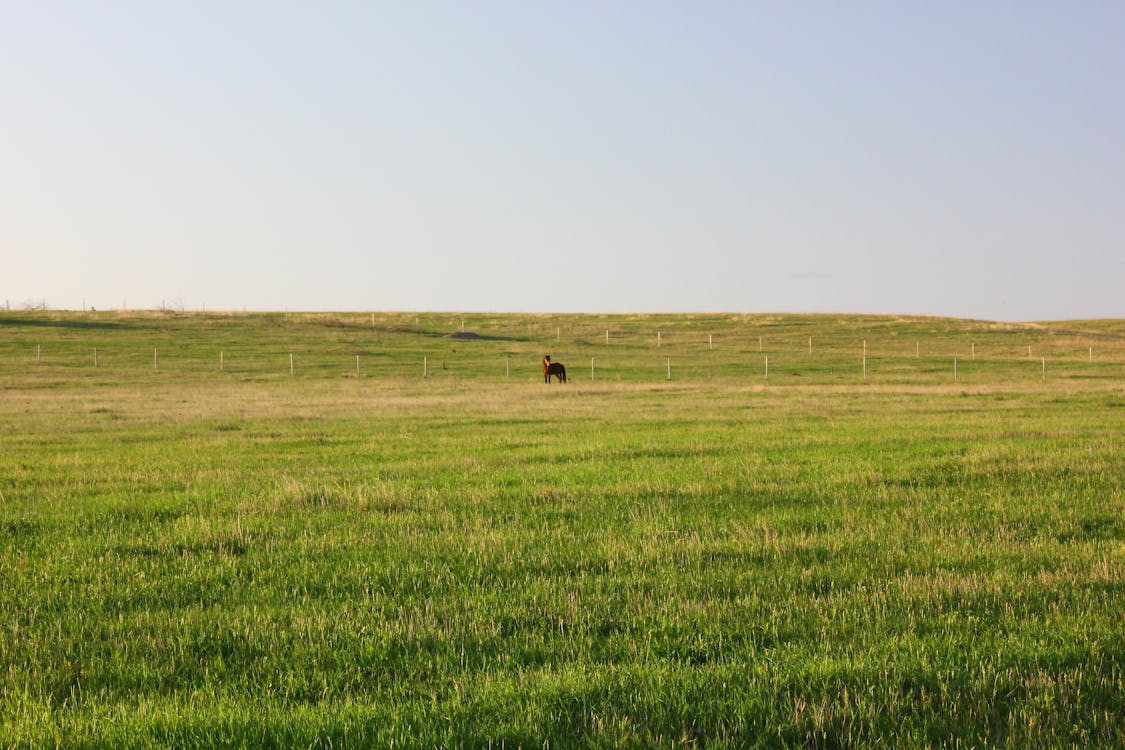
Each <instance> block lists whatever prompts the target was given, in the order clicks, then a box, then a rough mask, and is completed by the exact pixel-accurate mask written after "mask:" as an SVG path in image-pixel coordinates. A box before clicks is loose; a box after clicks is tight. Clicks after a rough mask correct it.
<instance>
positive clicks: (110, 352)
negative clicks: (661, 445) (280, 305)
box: [35, 330, 1125, 383]
mask: <svg viewBox="0 0 1125 750" xmlns="http://www.w3.org/2000/svg"><path fill="white" fill-rule="evenodd" d="M605 334H606V337H607V340H609V336H610V332H609V331H608V330H607V331H605ZM728 338H733V337H724V338H723V339H721V340H720V342H719V343H720V351H721V346H722V342H723V341H725V340H728ZM757 338H758V347H759V349H765V347H764V340H763V337H762V336H758V337H757ZM657 339H658V342H659V347H660V348H661V349H662V351H664V352H667V351H669V350H674V351H673V353H672V354H671V355H668V354H662V355H659V359H657V358H656V356H654V355H655V352H653V354H646V353H645V352H644V349H643V347H637V346H629V345H627V344H624V343H622V344H620V345H619V346H618V347H617V348H616V349H608V350H607V349H603V348H599V351H600V352H601V354H600V356H598V357H597V359H596V360H595V357H594V356H590V379H591V381H595V380H597V379H599V376H601V379H603V380H604V379H607V378H608V379H613V378H616V379H618V380H620V379H622V377H623V376H624V377H626V378H627V379H629V380H644V379H646V377H645V373H649V375H648V377H652V376H653V375H654V374H655V373H654V369H655V367H654V364H655V362H659V363H660V364H663V368H661V369H663V374H664V376H665V379H667V380H672V379H673V360H675V365H676V367H675V370H676V373H675V374H676V379H677V380H692V379H699V378H709V377H733V376H736V375H737V374H738V373H739V372H745V373H747V374H749V373H750V372H753V371H757V372H758V373H760V376H761V377H762V378H763V379H765V380H769V378H770V375H771V374H774V375H777V374H783V375H784V374H786V373H789V374H791V375H793V376H794V377H797V376H808V377H810V378H811V379H812V380H817V379H820V380H829V381H831V382H846V380H847V378H848V372H849V370H850V368H849V366H848V365H847V359H848V358H847V356H846V353H845V348H846V342H845V344H843V345H841V344H839V343H836V344H832V343H830V344H828V345H827V346H826V347H818V348H817V349H814V348H813V345H814V342H813V340H812V337H808V339H807V348H808V349H807V355H805V356H804V357H803V358H802V357H799V356H798V355H797V354H796V352H794V351H793V349H792V348H788V353H787V354H786V352H785V351H784V350H782V349H781V348H774V347H771V348H770V351H771V352H773V354H772V355H768V354H766V355H763V356H762V357H761V358H759V357H755V356H752V355H749V354H748V353H747V350H746V347H745V346H743V347H742V348H741V349H733V348H732V349H727V350H726V353H725V355H724V354H716V346H715V345H716V337H715V336H714V334H707V337H706V344H707V349H706V350H702V349H700V348H692V347H690V346H685V345H682V344H681V345H678V346H674V345H671V344H670V343H669V342H668V341H667V340H665V339H664V338H663V335H662V332H659V331H658V332H657ZM788 341H789V342H790V344H791V342H792V339H791V338H790V339H788ZM76 343H78V342H74V341H69V342H65V343H62V344H59V345H58V346H57V347H52V346H50V345H48V346H47V347H45V346H44V344H43V343H37V344H36V345H35V361H36V364H37V365H40V366H42V365H44V364H45V363H47V364H66V365H71V366H73V365H74V364H75V363H74V362H73V361H72V360H70V359H69V358H70V357H72V356H73V351H74V346H75V344H76ZM513 343H516V344H518V345H519V348H520V349H522V350H523V351H518V352H516V351H509V352H507V353H502V354H494V355H477V356H466V355H465V354H458V353H457V352H456V351H455V350H454V351H450V352H430V353H420V354H419V355H418V356H419V357H420V358H421V362H420V363H419V364H420V365H421V368H420V369H421V374H422V377H424V378H428V377H430V376H431V374H436V373H437V372H438V371H435V370H433V368H431V366H430V365H431V362H430V360H431V359H433V360H434V362H435V363H438V365H439V366H440V372H443V373H447V374H452V375H465V376H472V377H480V376H489V375H490V374H491V375H494V376H495V375H499V374H501V373H502V374H503V377H504V378H506V379H511V377H512V359H513V357H516V358H517V362H520V361H521V360H522V363H521V364H518V365H517V372H519V373H522V374H523V375H524V376H526V377H528V378H530V377H533V375H532V373H536V372H537V370H538V363H537V360H533V359H532V358H531V355H530V354H529V353H528V351H527V350H529V349H535V348H536V347H539V348H542V346H543V342H541V341H540V342H527V341H518V342H513ZM556 343H557V342H556ZM694 343H701V342H699V341H698V340H697V341H695V342H694ZM742 343H743V344H745V343H746V342H742ZM857 343H858V344H859V346H858V347H857V348H858V351H857V352H856V353H857V355H861V356H857V358H856V360H858V361H856V360H853V361H856V365H858V366H855V365H853V366H855V367H856V369H855V370H850V371H851V372H854V373H855V375H854V376H853V377H856V379H857V380H859V381H861V382H864V383H867V382H869V381H870V380H871V378H872V376H874V377H875V379H876V381H877V382H887V383H890V382H895V383H909V382H912V381H925V382H930V381H932V380H934V379H935V378H934V376H935V374H936V371H937V369H936V364H937V363H939V362H941V361H945V362H947V363H948V362H950V361H951V363H952V380H953V382H961V381H962V380H963V378H964V376H965V372H964V367H963V366H962V365H963V363H962V362H961V357H959V356H957V355H953V356H952V357H947V356H941V355H934V356H929V357H926V358H923V357H921V353H920V351H921V342H920V340H918V339H915V340H914V341H913V353H912V354H913V357H912V360H913V361H914V362H916V363H917V364H916V365H909V366H907V365H905V362H906V357H907V355H905V354H903V353H901V352H892V353H884V354H882V355H878V354H875V353H874V349H873V347H870V346H869V342H868V340H867V339H866V338H859V339H858V341H857ZM457 346H459V347H460V346H465V345H464V344H462V343H460V342H458V343H457ZM467 346H469V347H471V346H473V344H467ZM586 346H589V344H586V345H584V346H575V345H574V344H564V345H563V346H562V349H563V350H564V352H565V353H564V355H563V356H562V357H560V358H559V359H561V360H562V361H563V362H565V361H567V360H569V359H575V360H576V361H581V360H582V359H583V358H584V355H583V353H582V349H584V348H586ZM594 346H597V344H595V345H594ZM942 347H943V348H945V349H947V350H948V349H949V348H951V347H950V342H948V341H943V342H942ZM349 348H351V347H347V346H342V347H340V349H341V350H342V351H337V352H333V353H329V352H326V351H324V350H317V349H316V348H314V347H307V346H301V347H297V348H294V349H292V350H288V351H285V354H287V355H288V365H289V368H288V373H289V375H291V376H292V375H296V374H297V373H298V372H313V373H315V374H320V375H324V374H330V373H332V372H333V371H337V372H340V367H341V364H342V363H345V362H352V363H353V364H354V366H353V364H347V365H344V367H346V368H347V369H346V370H344V372H348V371H350V372H354V375H355V377H357V378H358V377H364V376H366V377H372V378H377V377H403V376H409V371H410V369H411V368H412V367H416V366H417V365H413V366H412V365H410V364H409V362H410V357H409V356H408V355H407V354H406V353H405V352H403V351H401V350H400V349H396V348H394V347H392V348H390V349H380V348H379V347H378V345H377V343H375V342H371V343H370V344H369V345H368V346H365V347H361V348H360V349H359V351H356V349H354V348H352V353H346V350H347V349H349ZM952 348H956V342H954V346H953V347H952ZM967 348H968V352H967V354H968V355H969V356H968V357H967V358H966V359H967V360H968V361H971V362H972V363H973V368H972V372H971V373H970V374H969V380H970V381H972V382H978V383H987V382H990V380H999V379H1005V380H1008V381H1010V380H1013V379H1016V380H1018V379H1021V376H1020V375H1019V370H1018V368H1016V363H1017V362H1018V361H1020V360H1021V358H1020V357H1013V356H1011V354H1010V352H1011V349H1010V348H1009V349H1008V352H1009V354H1008V355H1007V356H1005V353H1004V352H1003V351H1000V352H997V353H994V354H993V356H992V357H990V358H983V359H979V358H977V357H976V354H977V346H976V342H969V344H968V347H967ZM991 348H992V350H993V351H995V350H997V349H1000V350H1002V349H1003V348H1004V347H1002V346H995V347H991ZM1058 348H1059V347H1058V345H1056V346H1055V349H1056V350H1057V349H1058ZM1065 348H1066V349H1067V350H1068V351H1069V352H1070V353H1069V354H1067V353H1065V352H1064V353H1062V354H1056V355H1055V356H1052V357H1050V359H1051V361H1052V362H1055V363H1058V364H1059V365H1061V366H1063V367H1064V370H1063V371H1062V372H1061V375H1060V376H1061V377H1066V375H1067V372H1066V370H1065V368H1066V367H1073V366H1074V365H1075V364H1076V363H1079V362H1085V363H1087V364H1090V365H1093V364H1094V362H1095V358H1094V347H1093V346H1090V345H1087V346H1084V347H1082V349H1084V350H1085V351H1082V353H1081V354H1078V353H1077V352H1075V351H1074V349H1077V348H1078V347H1075V346H1068V347H1065ZM825 349H827V351H825ZM885 349H886V348H885V347H884V351H885ZM1120 349H1121V347H1112V346H1111V347H1110V348H1109V349H1108V352H1109V357H1108V358H1100V361H1101V364H1102V365H1103V366H1110V367H1112V366H1114V365H1116V364H1121V360H1120V357H1119V354H1120ZM86 351H88V352H89V351H90V349H87V350H86ZM151 351H152V360H151V362H152V364H151V368H152V370H154V371H160V372H175V371H177V370H182V371H186V370H195V371H202V370H205V369H207V368H206V366H205V365H204V363H203V362H204V361H203V360H201V359H200V358H199V357H198V356H197V355H185V356H179V355H178V354H177V349H176V348H175V347H171V348H170V349H169V348H164V349H163V350H161V348H160V347H152V349H151ZM650 351H652V350H650ZM962 351H964V350H962ZM1028 351H1029V352H1030V351H1032V345H1030V344H1029V345H1028ZM273 352H276V350H268V351H261V350H256V351H251V352H249V353H248V354H247V356H246V357H245V358H239V357H238V355H237V353H234V354H233V355H231V356H228V355H229V354H231V353H229V352H228V351H227V350H225V349H223V350H218V360H219V361H218V370H219V371H220V372H227V371H228V370H230V371H232V372H238V373H268V372H269V371H270V370H271V369H272V368H271V367H270V366H269V364H268V363H269V361H270V360H271V358H272V357H274V356H277V354H276V353H273ZM571 352H573V353H571ZM778 352H780V353H781V354H780V356H779V354H778ZM818 352H820V354H819V355H818V356H815V357H813V358H812V359H810V358H809V356H808V355H814V354H817V353H818ZM60 353H61V356H59V354H60ZM92 354H93V356H92V364H93V367H95V368H111V369H117V370H120V369H124V368H131V367H134V366H136V365H137V364H139V358H138V354H139V352H138V351H137V349H136V348H134V347H118V346H115V345H110V346H109V347H105V346H102V345H99V346H93V347H92ZM585 354H586V355H589V352H586V353H585ZM1082 355H1085V356H1082ZM771 356H772V359H773V361H772V362H771ZM1038 359H1040V362H1039V363H1038V364H1039V368H1038V370H1039V372H1038V373H1037V374H1039V376H1040V380H1041V381H1042V382H1047V380H1048V375H1049V373H1048V366H1047V360H1048V356H1046V355H1041V356H1040V357H1038ZM228 360H229V361H228ZM298 360H300V361H298ZM89 361H90V360H87V362H89ZM210 361H211V362H212V363H213V362H214V360H210ZM1024 361H1026V360H1024ZM1032 361H1034V360H1032ZM415 362H417V360H415ZM533 362H535V364H532V363H533ZM812 363H819V364H812ZM228 365H230V367H228ZM298 365H301V367H298ZM771 365H773V368H772V369H773V371H774V372H773V373H771ZM806 365H807V366H809V367H812V368H813V369H812V370H811V371H810V372H809V373H805V372H803V368H804V367H805V366H806ZM947 366H948V365H947ZM213 367H214V364H212V365H211V368H213ZM501 368H502V369H501ZM1013 368H1015V369H1013ZM414 372H417V370H414ZM946 372H949V371H948V370H946ZM1025 372H1026V371H1025ZM1071 372H1073V370H1071ZM990 373H993V375H992V376H991V377H990ZM1122 374H1123V375H1125V372H1123V373H1122ZM1115 375H1116V374H1115V373H1112V372H1110V373H1107V374H1105V375H1104V377H1106V378H1110V379H1112V378H1113V377H1115ZM947 377H948V376H947ZM1023 377H1024V378H1026V377H1027V375H1026V374H1025V375H1024V376H1023ZM1083 377H1088V376H1083Z"/></svg>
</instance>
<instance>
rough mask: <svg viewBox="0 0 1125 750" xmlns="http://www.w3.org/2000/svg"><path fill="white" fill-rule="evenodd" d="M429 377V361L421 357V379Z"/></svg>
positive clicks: (427, 358)
mask: <svg viewBox="0 0 1125 750" xmlns="http://www.w3.org/2000/svg"><path fill="white" fill-rule="evenodd" d="M429 376H430V359H429V357H422V377H424V378H428V377H429Z"/></svg>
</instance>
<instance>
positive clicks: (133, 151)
mask: <svg viewBox="0 0 1125 750" xmlns="http://www.w3.org/2000/svg"><path fill="white" fill-rule="evenodd" d="M0 260H2V268H3V272H2V274H0V304H3V303H4V301H5V300H10V302H11V304H12V306H13V307H17V306H21V305H23V304H24V303H25V302H28V301H31V300H36V301H38V300H45V301H46V302H47V304H48V305H50V306H51V307H56V308H77V307H79V306H80V305H82V304H83V301H85V304H86V305H87V306H91V305H92V306H95V307H99V308H113V307H119V306H121V304H122V302H123V301H124V302H125V304H127V305H128V306H129V307H137V308H140V307H153V306H157V305H159V304H160V303H161V302H162V301H166V302H168V303H170V304H179V305H183V306H184V307H185V308H188V309H198V308H200V307H204V306H205V307H206V308H207V309H209V310H213V309H242V308H243V307H245V308H247V309H276V310H282V309H288V310H464V311H473V310H481V311H486V310H487V311H591V312H597V311H606V312H615V311H673V312H677V311H732V312H756V311H842V312H896V313H922V314H939V315H954V316H960V317H978V318H991V319H1002V320H1037V319H1057V318H1078V317H1125V3H1122V2H1117V1H1113V2H1108V1H1107V2H1096V1H1089V2H1086V1H1081V2H1034V1H1029V2H1004V1H1001V0H997V1H996V2H979V1H977V0H972V1H967V2H929V1H927V2H847V3H836V2H719V1H712V0H703V1H702V2H687V1H682V2H648V1H645V2H641V1H639V0H634V1H628V2H503V3H499V2H459V1H458V2H454V1H451V2H426V1H425V0H419V1H415V0H411V1H410V2H323V3H321V2H285V1H279V2H226V1H225V0H224V1H223V2H211V1H209V0H203V1H198V0H193V1H192V2H174V1H172V0H169V1H168V2H141V1H140V0H136V1H135V2H115V1H114V0H106V1H105V2H78V1H75V2H54V1H52V0H3V2H0Z"/></svg>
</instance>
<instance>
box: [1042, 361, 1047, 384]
mask: <svg viewBox="0 0 1125 750" xmlns="http://www.w3.org/2000/svg"><path fill="white" fill-rule="evenodd" d="M1043 382H1044V383H1046V382H1047V358H1046V357H1044V358H1043Z"/></svg>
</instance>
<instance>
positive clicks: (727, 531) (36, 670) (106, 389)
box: [0, 311, 1125, 748]
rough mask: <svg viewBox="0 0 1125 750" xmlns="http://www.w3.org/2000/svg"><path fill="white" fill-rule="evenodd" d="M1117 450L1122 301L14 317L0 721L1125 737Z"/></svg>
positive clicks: (265, 738) (0, 514) (109, 734)
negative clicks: (1113, 304)
mask: <svg viewBox="0 0 1125 750" xmlns="http://www.w3.org/2000/svg"><path fill="white" fill-rule="evenodd" d="M462 331H464V332H465V333H466V334H470V335H472V334H475V335H476V336H477V337H476V338H451V337H450V334H461V333H462ZM95 349H96V350H97V353H96V355H95V351H94V350H95ZM865 352H866V360H865ZM548 353H549V354H551V356H552V358H553V359H554V360H556V361H561V362H563V363H565V364H566V366H567V369H568V372H569V382H568V383H567V384H565V385H561V384H551V385H549V386H548V385H545V384H544V383H543V382H542V374H541V370H540V365H539V362H540V359H541V358H542V357H543V355H544V354H548ZM767 358H768V371H767V363H766V359H767ZM591 360H593V362H592V364H591ZM954 360H956V365H955V364H954ZM955 367H956V370H955ZM1123 435H1125V321H1122V320H1101V321H1066V322H1058V323H1050V322H1045V323H1035V324H1011V323H994V322H988V321H969V320H951V319H942V318H925V317H918V318H914V317H900V316H854V315H849V316H845V315H557V316H555V315H516V314H511V315H503V314H495V315H468V314H466V315H464V316H462V315H451V314H441V315H439V314H391V313H376V314H373V315H372V314H370V313H368V314H361V313H352V314H297V313H294V314H285V313H275V314H233V313H206V314H204V313H179V314H177V313H167V312H140V311H134V312H112V311H111V312H97V313H93V312H70V313H66V312H0V628H2V629H3V636H2V637H0V746H3V747H52V746H61V747H88V748H102V747H106V748H108V747H115V748H116V747H189V746H191V747H198V746H224V747H278V748H281V747H285V748H288V747H306V748H307V747H322V748H329V747H331V748H340V747H450V748H453V747H507V748H517V747H524V748H543V747H550V748H568V747H682V746H687V747H696V746H697V747H712V748H724V747H731V748H733V747H740V748H741V747H751V748H754V747H759V748H774V747H803V748H836V747H933V746H943V747H1037V748H1038V747H1125V721H1123V720H1122V718H1121V717H1122V716H1125V625H1123V623H1122V613H1123V612H1125V544H1123V542H1125V439H1123Z"/></svg>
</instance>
